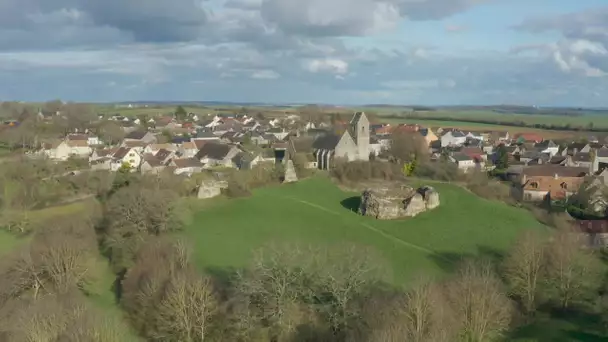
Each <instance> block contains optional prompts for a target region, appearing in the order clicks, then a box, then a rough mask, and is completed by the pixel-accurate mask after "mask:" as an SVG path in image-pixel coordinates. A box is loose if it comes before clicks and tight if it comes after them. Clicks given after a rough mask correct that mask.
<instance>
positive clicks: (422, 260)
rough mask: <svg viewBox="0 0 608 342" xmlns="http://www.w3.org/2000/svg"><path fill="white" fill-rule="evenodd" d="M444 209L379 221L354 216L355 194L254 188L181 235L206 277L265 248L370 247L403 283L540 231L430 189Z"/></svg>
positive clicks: (302, 185)
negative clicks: (524, 233) (522, 234)
mask: <svg viewBox="0 0 608 342" xmlns="http://www.w3.org/2000/svg"><path fill="white" fill-rule="evenodd" d="M433 186H435V188H436V189H437V190H438V191H439V193H440V198H441V206H440V207H439V208H437V209H435V210H434V211H432V212H428V213H424V214H421V215H419V216H417V217H415V218H411V219H406V220H394V221H378V220H375V219H372V218H368V217H362V216H360V215H358V214H357V213H355V212H353V210H352V209H353V208H354V207H355V206H356V205H357V201H358V196H357V194H356V193H349V192H344V191H342V190H340V189H339V188H338V187H336V186H335V185H334V184H332V183H331V182H330V181H329V180H327V179H323V178H313V179H309V180H305V181H302V182H299V183H297V184H289V185H282V186H275V187H269V188H264V189H259V190H257V191H255V192H254V195H253V196H252V197H250V198H245V199H236V200H229V201H217V203H214V204H213V205H210V206H208V207H206V208H205V209H204V210H202V211H200V212H199V213H198V214H197V215H196V216H195V220H194V223H193V224H191V225H190V226H189V227H188V228H187V229H186V230H185V232H184V233H183V234H185V236H186V237H187V239H188V241H190V242H191V243H193V245H194V247H195V251H196V254H195V258H196V261H197V262H198V264H199V265H200V266H201V267H203V268H207V269H210V270H217V269H223V270H227V269H231V268H240V267H243V266H246V265H247V263H248V261H249V260H250V258H251V255H252V251H253V250H255V249H257V248H261V247H264V246H265V245H267V244H269V243H298V244H305V245H306V244H310V245H321V246H323V245H332V244H336V243H344V242H347V243H353V244H356V245H362V246H366V247H370V248H372V249H373V250H375V252H377V253H378V254H379V255H381V256H382V257H383V258H384V259H385V261H386V262H387V264H388V265H389V266H390V268H392V271H393V275H394V280H395V283H398V284H401V283H405V282H407V281H408V280H410V279H411V278H412V277H414V276H416V275H417V274H419V273H420V272H422V271H424V273H425V274H435V275H441V274H443V273H444V272H446V271H449V270H451V269H452V267H453V266H454V263H456V262H457V261H458V260H459V259H460V258H461V257H463V256H474V255H494V256H495V255H497V254H500V253H501V252H503V251H504V250H505V249H506V248H507V247H508V246H509V244H510V243H511V242H512V241H513V240H514V238H516V237H517V236H518V234H519V233H520V232H522V231H523V230H525V229H544V228H543V226H541V225H540V224H538V223H537V222H536V220H535V219H534V218H533V217H532V216H531V214H529V213H528V212H527V211H524V210H521V209H517V208H514V207H510V206H507V205H505V204H502V203H499V202H493V201H488V200H484V199H481V198H479V197H477V196H475V195H473V194H471V193H469V192H467V191H466V190H464V189H462V188H460V187H458V186H456V185H450V184H441V183H437V184H433Z"/></svg>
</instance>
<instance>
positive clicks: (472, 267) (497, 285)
mask: <svg viewBox="0 0 608 342" xmlns="http://www.w3.org/2000/svg"><path fill="white" fill-rule="evenodd" d="M446 291H447V294H448V298H449V301H450V303H451V306H452V309H453V310H454V314H455V317H457V318H458V322H457V327H458V328H459V330H460V334H459V335H460V336H462V337H463V338H464V339H465V340H466V341H471V342H486V341H496V340H500V339H501V338H502V337H503V335H504V333H505V332H506V331H507V329H508V327H509V324H510V322H511V314H512V304H511V302H510V300H509V298H508V297H507V295H506V293H505V291H504V290H503V288H502V284H501V282H500V280H499V279H498V278H497V277H496V276H495V274H494V272H493V270H492V265H491V264H490V263H489V262H482V263H474V262H466V263H465V264H464V265H463V266H462V267H461V268H460V270H459V272H458V274H457V275H456V276H455V277H454V279H452V280H450V281H449V282H448V283H447V284H446Z"/></svg>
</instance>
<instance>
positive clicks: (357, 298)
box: [308, 245, 389, 339]
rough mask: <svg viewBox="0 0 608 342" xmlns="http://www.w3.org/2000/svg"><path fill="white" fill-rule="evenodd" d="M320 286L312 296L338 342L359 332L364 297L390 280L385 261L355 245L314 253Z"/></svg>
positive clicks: (313, 272) (313, 291)
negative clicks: (381, 283)
mask: <svg viewBox="0 0 608 342" xmlns="http://www.w3.org/2000/svg"><path fill="white" fill-rule="evenodd" d="M308 253H310V254H312V255H314V256H315V258H314V263H313V269H312V271H311V272H310V274H314V278H315V280H316V284H315V285H314V286H313V287H312V291H311V296H312V298H313V300H314V302H317V303H319V305H317V310H318V311H319V312H320V313H321V315H322V316H323V317H325V319H326V320H327V322H328V323H329V324H330V326H331V328H332V330H333V332H334V335H335V337H336V338H337V339H348V336H349V334H352V333H356V332H357V329H356V328H357V325H358V323H360V322H358V320H359V319H360V313H361V304H362V298H364V297H365V296H366V295H367V294H368V292H369V291H370V290H371V289H372V288H373V287H374V286H375V285H376V284H378V283H380V282H381V281H383V280H385V279H387V275H388V273H389V272H388V269H387V268H385V267H383V266H384V262H383V261H382V260H381V258H378V257H376V255H375V253H373V252H372V251H371V250H369V249H365V248H360V247H357V246H354V245H345V246H333V248H327V249H323V250H318V251H314V252H308Z"/></svg>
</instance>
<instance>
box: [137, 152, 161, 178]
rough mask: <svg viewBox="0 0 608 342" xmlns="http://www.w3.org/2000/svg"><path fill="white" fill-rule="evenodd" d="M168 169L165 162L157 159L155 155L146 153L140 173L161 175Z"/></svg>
mask: <svg viewBox="0 0 608 342" xmlns="http://www.w3.org/2000/svg"><path fill="white" fill-rule="evenodd" d="M166 167H167V165H166V164H165V163H164V162H163V160H161V159H159V158H157V157H156V156H155V155H153V154H151V153H146V154H144V155H143V156H142V162H141V165H140V167H139V171H140V172H141V173H142V174H144V173H151V174H159V173H161V172H162V171H163V170H165V168H166Z"/></svg>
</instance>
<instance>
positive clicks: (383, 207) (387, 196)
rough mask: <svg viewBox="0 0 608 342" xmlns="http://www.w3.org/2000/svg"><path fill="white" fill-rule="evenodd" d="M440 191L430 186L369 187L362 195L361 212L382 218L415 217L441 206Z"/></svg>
mask: <svg viewBox="0 0 608 342" xmlns="http://www.w3.org/2000/svg"><path fill="white" fill-rule="evenodd" d="M439 204H440V201H439V193H437V191H435V189H433V188H432V187H430V186H424V187H421V188H419V189H416V190H415V189H413V188H410V187H406V186H402V187H401V188H399V189H388V188H379V189H367V190H365V191H364V192H363V194H362V195H361V204H360V206H359V214H361V215H364V216H371V217H374V218H377V219H380V220H391V219H398V218H402V217H414V216H416V215H418V214H420V213H423V212H425V211H428V210H432V209H435V208H437V207H438V206H439Z"/></svg>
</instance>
